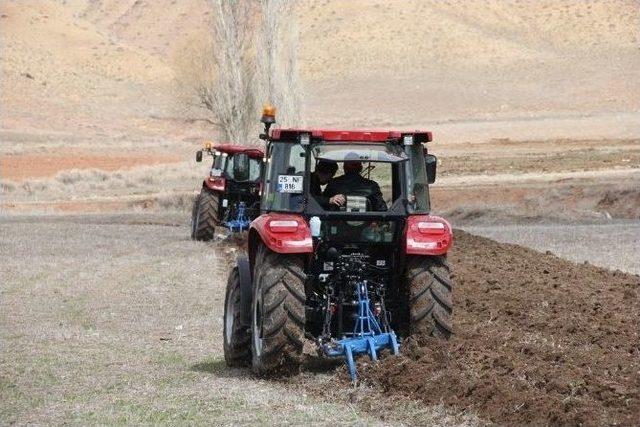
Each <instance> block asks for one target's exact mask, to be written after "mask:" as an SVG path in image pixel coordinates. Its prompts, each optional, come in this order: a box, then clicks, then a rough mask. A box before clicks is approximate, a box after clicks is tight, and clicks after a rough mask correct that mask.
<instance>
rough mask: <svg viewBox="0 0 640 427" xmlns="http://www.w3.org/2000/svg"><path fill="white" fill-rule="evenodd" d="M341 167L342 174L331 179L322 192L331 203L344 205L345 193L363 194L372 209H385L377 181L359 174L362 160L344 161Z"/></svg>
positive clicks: (345, 200) (385, 205)
mask: <svg viewBox="0 0 640 427" xmlns="http://www.w3.org/2000/svg"><path fill="white" fill-rule="evenodd" d="M343 168H344V175H342V176H339V177H337V178H334V179H331V180H330V181H329V183H328V184H327V188H325V190H324V193H322V195H323V196H324V197H326V198H328V199H329V201H330V203H331V204H333V205H337V206H344V205H345V204H346V202H347V197H346V195H353V196H365V197H367V199H368V200H369V203H371V209H372V210H373V211H386V210H387V204H386V203H385V201H384V198H383V197H382V192H381V191H380V186H379V185H378V183H377V182H375V181H372V180H370V179H367V178H365V177H363V176H362V175H360V172H362V162H354V161H348V162H344V165H343Z"/></svg>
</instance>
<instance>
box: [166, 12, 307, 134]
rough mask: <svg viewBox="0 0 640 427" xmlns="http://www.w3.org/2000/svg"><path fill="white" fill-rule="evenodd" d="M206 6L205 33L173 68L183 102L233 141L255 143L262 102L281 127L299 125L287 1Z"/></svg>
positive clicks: (292, 33) (293, 45) (294, 47)
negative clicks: (208, 16)
mask: <svg viewBox="0 0 640 427" xmlns="http://www.w3.org/2000/svg"><path fill="white" fill-rule="evenodd" d="M211 5H212V7H213V22H212V26H211V31H210V34H208V37H207V38H206V39H205V40H204V41H192V42H191V43H190V44H189V45H188V46H187V47H186V49H185V50H184V52H182V55H181V56H180V60H179V61H177V63H176V65H177V68H178V69H177V72H178V81H179V82H178V83H179V86H180V92H181V93H182V95H183V96H182V99H183V101H185V100H186V101H187V104H190V105H193V104H194V102H192V101H195V104H196V105H197V106H199V107H202V108H204V109H206V110H207V111H208V112H209V115H210V116H211V119H209V121H210V122H211V123H213V124H214V125H215V126H217V127H218V128H219V130H220V131H221V133H222V134H223V136H224V137H225V138H226V139H228V140H229V141H233V142H239V143H252V142H254V141H255V140H256V137H257V135H258V131H259V126H258V125H259V123H258V121H257V118H258V116H259V114H260V107H261V106H262V104H264V103H267V102H269V103H271V104H273V105H275V106H276V107H277V108H278V121H279V122H280V123H283V124H300V118H301V112H300V104H301V102H300V101H301V96H300V93H301V91H300V83H299V78H298V64H297V49H298V44H297V40H298V39H297V28H295V25H294V19H292V16H293V10H292V6H291V0H260V1H259V2H255V1H251V0H211ZM258 6H259V7H258ZM284 22H286V23H287V25H286V26H285V25H284Z"/></svg>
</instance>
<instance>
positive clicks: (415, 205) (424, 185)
mask: <svg viewBox="0 0 640 427" xmlns="http://www.w3.org/2000/svg"><path fill="white" fill-rule="evenodd" d="M405 151H406V153H407V155H408V156H409V165H408V168H407V174H406V175H407V180H406V183H407V190H406V191H407V200H408V201H409V203H408V205H407V209H408V210H409V212H410V213H428V212H429V210H430V206H429V186H428V182H429V181H428V178H427V170H426V167H425V160H424V149H423V146H422V144H413V145H408V146H406V147H405Z"/></svg>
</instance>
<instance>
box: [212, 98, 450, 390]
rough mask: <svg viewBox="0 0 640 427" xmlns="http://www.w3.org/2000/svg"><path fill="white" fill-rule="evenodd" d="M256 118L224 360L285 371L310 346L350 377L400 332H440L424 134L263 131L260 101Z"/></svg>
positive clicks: (441, 228)
mask: <svg viewBox="0 0 640 427" xmlns="http://www.w3.org/2000/svg"><path fill="white" fill-rule="evenodd" d="M262 122H263V123H264V124H265V132H264V134H262V135H261V136H260V137H261V139H263V140H266V153H267V158H266V159H267V160H266V167H265V171H264V174H263V177H262V182H263V187H262V193H261V207H260V209H261V211H260V212H261V214H260V216H258V217H257V218H256V219H255V220H253V221H252V223H251V225H250V227H249V233H248V256H241V257H239V258H238V259H237V265H236V266H235V267H234V268H233V269H232V271H231V273H230V276H229V279H228V284H227V290H226V297H225V311H224V355H225V360H226V363H227V365H228V366H235V367H239V366H251V367H252V368H253V370H254V371H255V372H256V373H258V374H267V373H277V372H281V371H282V370H283V369H284V370H290V369H291V368H292V367H295V366H298V365H299V364H300V362H301V360H302V354H303V346H304V343H305V342H307V341H310V342H312V343H315V345H316V348H317V350H318V352H319V353H320V354H321V355H324V356H329V357H344V358H345V359H346V362H347V364H348V366H349V372H350V374H351V377H352V379H353V380H355V378H356V370H355V363H354V358H355V356H357V355H359V354H368V355H369V356H370V357H371V358H372V359H373V360H375V359H376V358H377V355H378V353H379V352H381V351H383V350H388V351H389V352H391V353H392V354H395V353H397V352H398V351H399V343H400V342H401V341H402V339H404V338H406V337H409V336H419V337H427V336H435V337H440V338H445V339H446V338H448V337H449V336H450V334H451V333H452V323H451V316H452V299H451V292H452V282H451V278H450V268H449V265H448V263H447V260H446V255H447V251H448V250H449V248H450V247H451V244H452V238H453V236H452V231H451V226H450V225H449V223H448V222H447V221H446V220H444V219H442V218H440V217H437V216H433V215H431V214H430V210H431V207H430V202H429V184H431V183H433V182H434V181H435V174H436V158H435V156H433V155H431V154H428V153H427V149H426V145H425V143H427V142H429V141H431V133H430V132H418V131H416V132H406V131H337V130H322V129H273V130H272V131H271V132H270V126H271V124H273V123H275V114H274V110H273V109H271V108H265V111H264V112H263V117H262ZM340 166H342V167H343V169H344V171H345V173H344V174H343V175H342V176H338V177H332V175H333V173H335V172H336V170H337V169H339V167H340ZM332 172H333V173H332ZM323 185H326V186H325V188H324V190H323V189H322V186H323Z"/></svg>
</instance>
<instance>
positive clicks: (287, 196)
mask: <svg viewBox="0 0 640 427" xmlns="http://www.w3.org/2000/svg"><path fill="white" fill-rule="evenodd" d="M265 168H266V175H265V187H264V192H263V200H262V209H265V210H269V211H288V212H300V211H302V209H303V202H304V172H305V150H304V147H303V146H301V145H299V144H292V143H287V142H276V143H273V144H271V146H270V149H269V153H268V155H267V163H266V165H265Z"/></svg>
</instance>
